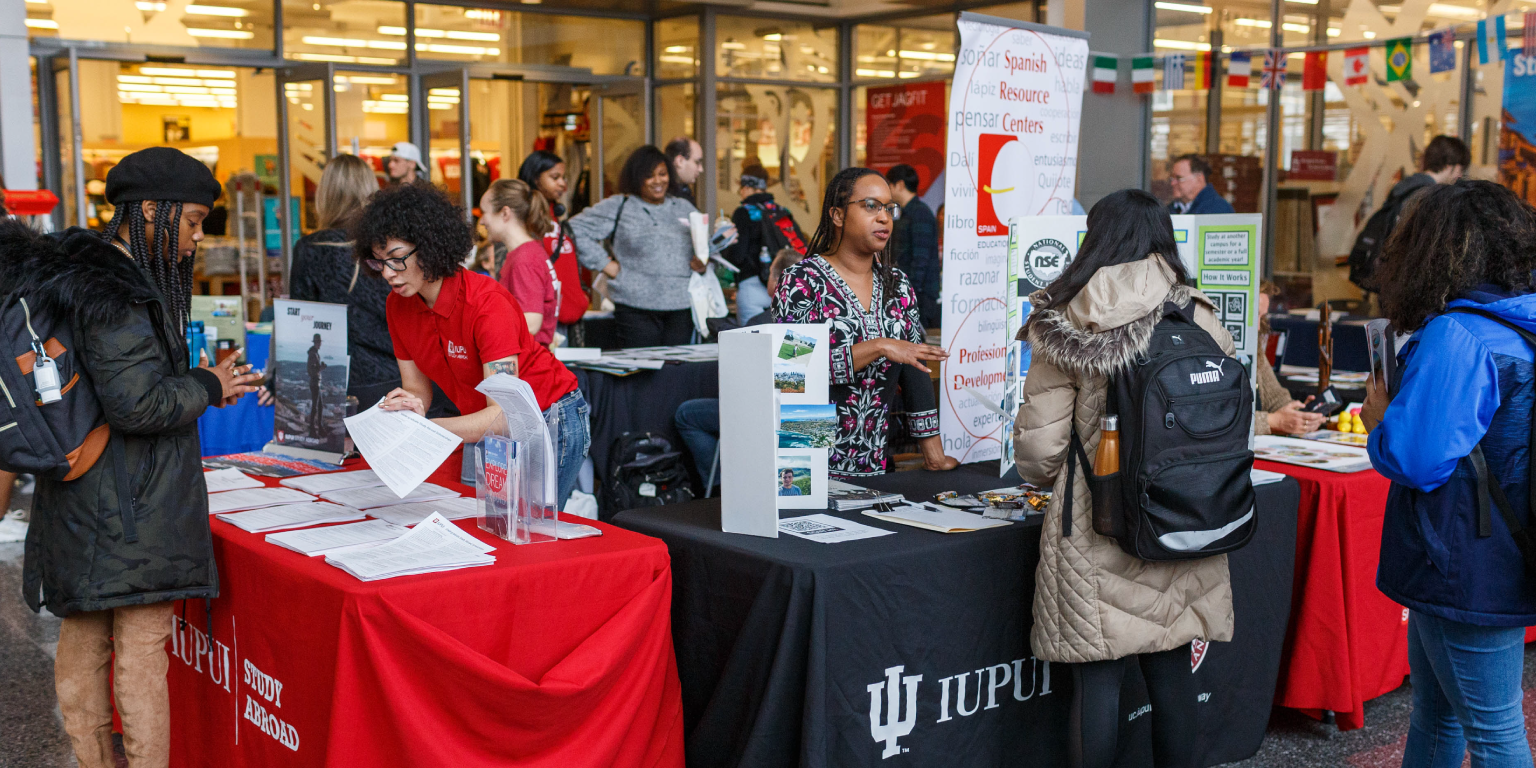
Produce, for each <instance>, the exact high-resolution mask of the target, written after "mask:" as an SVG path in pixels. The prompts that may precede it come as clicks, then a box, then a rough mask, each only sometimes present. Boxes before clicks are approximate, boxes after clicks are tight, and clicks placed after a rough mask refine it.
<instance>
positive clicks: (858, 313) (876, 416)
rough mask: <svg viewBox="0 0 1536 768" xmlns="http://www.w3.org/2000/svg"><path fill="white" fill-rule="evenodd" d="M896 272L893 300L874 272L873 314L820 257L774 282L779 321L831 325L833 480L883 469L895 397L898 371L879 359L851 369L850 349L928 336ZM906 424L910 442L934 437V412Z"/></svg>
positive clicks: (918, 415)
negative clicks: (834, 429)
mask: <svg viewBox="0 0 1536 768" xmlns="http://www.w3.org/2000/svg"><path fill="white" fill-rule="evenodd" d="M896 274H897V275H898V276H899V278H900V282H899V283H898V284H897V285H896V297H895V298H894V299H893V300H892V301H890V302H889V303H887V302H886V301H885V298H884V294H885V286H884V284H883V283H884V281H883V280H882V279H881V277H880V271H879V270H878V269H877V270H876V271H875V279H874V291H873V293H872V295H871V298H870V306H871V307H872V308H874V310H873V311H866V310H865V309H864V307H863V305H861V304H860V303H859V299H858V296H857V294H855V293H854V292H853V288H851V287H850V286H849V285H848V283H847V282H845V281H844V280H843V278H842V276H841V275H839V274H837V270H836V269H834V268H833V267H832V265H831V264H829V263H827V261H826V259H823V258H822V257H820V256H812V257H810V258H808V259H806V260H804V261H802V262H800V263H798V264H795V265H794V266H791V267H790V268H789V269H787V270H785V271H784V276H783V278H781V279H780V281H779V288H778V293H777V295H776V297H775V298H776V305H777V307H778V310H777V315H778V320H779V321H780V322H784V323H822V322H828V321H830V322H831V324H832V330H831V340H832V370H831V374H832V376H831V387H830V390H831V391H830V394H831V397H832V402H833V403H834V404H836V405H837V445H836V446H835V447H834V448H833V449H832V450H831V452H830V454H829V456H828V461H827V467H828V469H829V471H830V473H831V474H833V475H839V476H843V477H856V476H860V475H879V474H884V473H885V471H886V458H887V457H886V440H887V435H888V433H889V431H890V423H891V420H890V409H891V406H892V405H893V402H892V401H893V400H896V399H898V396H897V395H896V386H895V384H896V382H895V379H896V377H897V376H898V375H899V373H900V369H899V368H898V367H897V364H896V363H893V362H891V361H890V360H888V359H886V358H884V357H880V358H876V359H875V361H874V362H872V363H870V364H869V365H867V366H865V367H864V368H862V369H859V370H854V367H853V345H854V344H857V343H859V342H861V341H869V340H871V339H880V338H889V339H902V340H904V341H910V342H913V343H917V344H921V343H922V342H923V341H924V339H925V338H926V335H925V332H924V331H923V325H922V323H921V322H920V321H919V320H918V310H917V295H916V294H915V293H914V292H913V291H912V284H911V283H909V282H908V281H907V276H906V275H905V274H903V273H902V272H901V271H900V270H897V272H896ZM897 404H899V403H897ZM908 420H909V421H910V423H911V432H912V436H913V437H929V436H932V435H936V434H938V433H939V412H938V410H937V409H931V410H926V411H921V412H918V413H909V414H908Z"/></svg>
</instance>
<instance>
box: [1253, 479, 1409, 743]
mask: <svg viewBox="0 0 1536 768" xmlns="http://www.w3.org/2000/svg"><path fill="white" fill-rule="evenodd" d="M1254 466H1256V467H1258V468H1260V469H1267V470H1270V471H1271V472H1283V473H1285V474H1287V475H1290V476H1291V477H1294V478H1296V481H1297V482H1298V483H1299V484H1300V485H1301V504H1300V508H1299V510H1298V512H1297V514H1298V515H1299V517H1298V519H1297V521H1296V523H1297V525H1296V575H1295V582H1294V584H1293V586H1292V591H1291V623H1290V627H1289V629H1287V630H1286V638H1285V652H1284V655H1283V656H1282V660H1281V667H1280V682H1279V685H1278V686H1277V687H1276V689H1275V703H1277V704H1280V705H1281V706H1286V707H1292V708H1295V709H1300V710H1306V711H1309V712H1310V713H1311V714H1313V715H1314V716H1315V715H1318V714H1320V713H1321V710H1325V709H1326V710H1332V711H1333V712H1334V713H1336V715H1337V722H1338V726H1339V729H1340V730H1352V729H1355V728H1359V727H1361V726H1363V725H1365V717H1364V715H1365V709H1364V707H1363V706H1362V705H1363V703H1364V702H1365V701H1367V700H1369V699H1374V698H1376V697H1377V696H1380V695H1382V694H1383V693H1386V692H1388V691H1391V690H1393V689H1395V688H1397V687H1398V686H1400V685H1402V684H1403V677H1404V676H1405V675H1407V674H1408V612H1407V609H1405V608H1403V607H1402V606H1400V605H1398V604H1397V603H1394V602H1392V601H1391V600H1390V599H1388V598H1387V596H1386V595H1384V594H1382V593H1381V590H1379V589H1377V588H1376V564H1377V562H1378V561H1379V560H1380V556H1381V525H1382V519H1383V516H1384V514H1385V512H1386V505H1387V489H1388V487H1390V486H1391V483H1390V482H1388V480H1387V479H1386V478H1384V477H1382V476H1381V475H1379V474H1377V473H1376V471H1375V470H1372V469H1368V470H1365V471H1364V472H1353V473H1349V474H1341V473H1338V472H1326V471H1323V470H1318V469H1309V468H1306V467H1298V466H1294V465H1290V464H1278V463H1274V462H1268V461H1260V462H1256V463H1255V464H1254Z"/></svg>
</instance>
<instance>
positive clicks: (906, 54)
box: [901, 51, 955, 61]
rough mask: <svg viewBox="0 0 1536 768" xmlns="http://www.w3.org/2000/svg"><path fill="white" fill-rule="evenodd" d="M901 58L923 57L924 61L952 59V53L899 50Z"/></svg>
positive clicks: (953, 58)
mask: <svg viewBox="0 0 1536 768" xmlns="http://www.w3.org/2000/svg"><path fill="white" fill-rule="evenodd" d="M901 58H903V59H923V60H925V61H954V60H955V55H954V54H953V53H930V52H928V51H901Z"/></svg>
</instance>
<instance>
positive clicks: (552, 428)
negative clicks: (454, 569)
mask: <svg viewBox="0 0 1536 768" xmlns="http://www.w3.org/2000/svg"><path fill="white" fill-rule="evenodd" d="M591 415H592V407H591V406H589V405H587V399H586V398H585V397H582V395H581V390H579V389H573V390H571V391H570V392H568V393H566V395H565V396H564V397H562V398H560V399H559V400H556V401H555V402H554V403H553V404H552V405H550V406H549V407H548V408H546V409H544V425H545V426H546V427H548V428H549V439H550V441H552V442H553V443H554V446H555V461H556V462H557V464H556V466H557V469H556V470H555V482H556V483H557V484H558V489H559V495H558V496H556V499H558V508H559V509H565V502H567V501H569V500H570V498H571V491H573V490H575V489H576V479H577V477H578V476H579V475H580V474H581V464H582V462H583V461H585V460H586V458H587V450H588V449H589V448H590V447H591V445H592V425H591ZM475 445H476V444H473V443H465V445H464V464H463V467H462V469H461V472H460V478H459V480H460V481H461V482H463V483H464V484H465V485H468V486H471V487H473V486H474V484H475V455H476V454H475Z"/></svg>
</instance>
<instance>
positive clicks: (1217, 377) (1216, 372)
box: [1189, 360, 1227, 384]
mask: <svg viewBox="0 0 1536 768" xmlns="http://www.w3.org/2000/svg"><path fill="white" fill-rule="evenodd" d="M1226 362H1227V361H1225V360H1222V361H1219V362H1213V361H1210V360H1207V361H1205V367H1207V368H1210V369H1211V370H1209V371H1204V372H1202V373H1191V374H1190V375H1189V383H1190V384H1215V383H1217V382H1220V381H1221V367H1222V366H1223V365H1225V364H1226Z"/></svg>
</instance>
